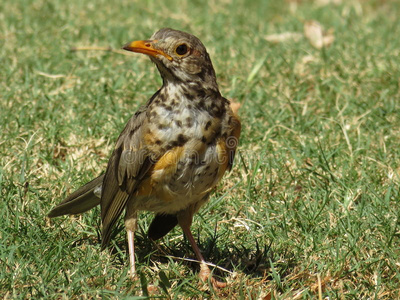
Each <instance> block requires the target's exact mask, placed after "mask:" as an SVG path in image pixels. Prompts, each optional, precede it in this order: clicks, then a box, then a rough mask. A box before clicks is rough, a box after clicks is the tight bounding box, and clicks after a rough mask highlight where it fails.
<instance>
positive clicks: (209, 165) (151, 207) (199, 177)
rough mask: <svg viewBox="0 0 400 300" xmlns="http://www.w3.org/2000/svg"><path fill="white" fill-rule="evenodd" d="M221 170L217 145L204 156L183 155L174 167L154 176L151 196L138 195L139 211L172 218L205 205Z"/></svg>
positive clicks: (152, 177) (150, 182) (150, 183)
mask: <svg viewBox="0 0 400 300" xmlns="http://www.w3.org/2000/svg"><path fill="white" fill-rule="evenodd" d="M186 154H187V153H186ZM220 167H221V162H220V161H219V156H218V151H217V146H216V145H212V146H209V147H208V148H207V149H206V150H205V151H204V152H203V154H202V155H194V156H190V157H189V156H188V155H185V153H183V154H181V157H180V158H179V159H177V160H176V162H174V166H173V167H171V166H169V168H163V169H159V170H155V171H154V172H153V174H152V176H151V178H150V179H149V188H146V189H147V190H148V192H145V193H140V192H139V194H138V198H137V199H136V202H137V203H138V205H139V207H138V209H140V210H148V211H153V212H156V213H168V214H172V213H176V212H178V211H180V210H183V209H185V208H187V207H188V206H190V205H192V204H194V203H197V202H199V201H204V197H205V196H206V195H207V194H208V193H210V191H211V189H212V188H213V187H214V186H215V185H216V184H217V182H218V180H219V174H220Z"/></svg>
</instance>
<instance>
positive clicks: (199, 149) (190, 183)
mask: <svg viewBox="0 0 400 300" xmlns="http://www.w3.org/2000/svg"><path fill="white" fill-rule="evenodd" d="M123 49H125V50H128V51H133V52H137V53H143V54H146V55H148V56H149V57H150V59H151V60H152V61H153V62H154V63H155V64H156V66H157V68H158V70H159V72H160V74H161V76H162V79H163V85H162V87H161V88H160V89H159V90H158V91H157V92H156V93H155V94H154V95H153V96H152V97H151V98H150V100H149V101H148V102H147V103H146V105H145V106H143V107H141V108H140V109H139V110H138V111H137V112H136V113H135V114H134V115H133V116H132V117H131V119H130V120H129V121H128V124H127V125H126V127H125V129H124V130H123V131H122V133H121V134H120V136H119V138H118V140H117V143H116V146H115V149H114V151H113V153H112V155H111V158H110V160H109V162H108V166H107V169H106V172H105V174H103V175H101V176H99V177H97V178H96V179H94V180H92V181H91V182H89V183H87V184H86V185H84V186H83V187H81V188H79V189H78V190H77V191H75V192H74V193H72V194H71V195H70V196H68V197H67V198H66V199H65V200H64V201H62V202H61V203H60V204H58V205H57V206H56V207H55V208H53V210H51V211H50V213H49V214H48V216H49V217H51V218H52V217H57V216H61V215H66V214H78V213H82V212H84V211H87V210H89V209H91V208H92V207H94V206H96V205H98V204H100V206H101V220H102V248H103V249H104V248H105V247H106V246H107V244H108V243H109V241H110V237H111V231H112V229H113V227H114V225H115V223H116V222H117V220H118V218H119V216H120V215H121V213H122V212H123V211H124V210H125V228H126V231H127V238H128V248H129V257H130V274H131V276H135V256H134V232H135V228H136V223H137V211H140V210H146V211H151V212H154V213H155V218H154V220H153V221H152V223H151V225H150V227H149V231H148V236H149V238H151V239H153V240H155V239H158V238H161V237H163V236H164V235H165V234H167V233H168V232H169V231H170V230H171V229H172V228H174V227H175V226H176V225H177V224H179V225H180V226H181V227H182V230H183V232H184V234H185V235H186V237H187V238H188V240H189V242H190V244H191V246H192V248H193V250H194V253H195V254H196V257H197V259H198V260H199V261H200V278H201V279H202V280H203V281H205V280H207V279H208V278H210V280H211V281H212V283H213V284H214V286H216V287H222V286H224V285H225V283H222V282H219V281H217V280H216V279H214V278H212V277H210V276H211V275H210V274H211V272H210V269H209V268H208V266H207V265H206V263H205V260H204V258H203V256H202V254H201V252H200V250H199V248H198V246H197V244H196V242H195V239H194V238H193V236H192V233H191V232H190V226H191V224H192V218H193V214H194V213H196V212H197V211H198V210H199V208H200V207H201V206H202V205H203V204H204V203H206V202H207V200H208V199H209V196H210V193H211V192H212V190H213V189H214V187H215V186H216V185H217V183H218V182H219V181H220V179H221V178H222V176H223V174H224V173H225V171H226V170H230V169H231V167H232V163H233V159H234V156H235V151H236V146H237V142H238V139H239V135H240V128H241V125H240V121H239V119H238V118H237V116H236V115H235V114H234V113H233V111H232V109H231V108H230V103H229V101H228V100H227V99H225V98H224V97H222V96H221V94H220V92H219V90H218V85H217V82H216V76H215V71H214V68H213V66H212V63H211V60H210V57H209V55H208V53H207V51H206V48H205V47H204V45H203V44H202V43H201V41H200V40H199V39H198V38H197V37H195V36H193V35H191V34H189V33H185V32H182V31H178V30H173V29H170V28H163V29H161V30H159V31H157V32H156V33H154V34H153V36H152V37H151V38H150V39H149V40H142V41H134V42H131V43H128V44H126V45H125V46H124V47H123Z"/></svg>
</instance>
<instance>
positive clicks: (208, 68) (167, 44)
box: [123, 28, 216, 86]
mask: <svg viewBox="0 0 400 300" xmlns="http://www.w3.org/2000/svg"><path fill="white" fill-rule="evenodd" d="M123 49H125V50H128V51H133V52H138V53H144V54H147V55H148V56H149V57H150V58H151V60H152V61H153V62H154V63H155V64H156V65H157V68H158V69H159V71H160V73H161V76H162V77H163V80H164V81H167V82H168V81H181V82H188V83H190V82H194V83H195V82H202V83H203V84H207V83H208V84H210V85H215V86H216V78H215V72H214V68H213V66H212V63H211V60H210V57H209V55H208V53H207V50H206V48H205V47H204V45H203V44H202V42H201V41H200V40H199V39H198V38H197V37H195V36H194V35H191V34H189V33H186V32H182V31H178V30H173V29H170V28H163V29H160V30H159V31H157V32H156V33H154V34H153V35H152V37H151V38H150V39H149V40H141V41H134V42H130V43H128V44H126V45H125V46H124V47H123Z"/></svg>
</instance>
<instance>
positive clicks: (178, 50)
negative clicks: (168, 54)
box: [175, 44, 189, 56]
mask: <svg viewBox="0 0 400 300" xmlns="http://www.w3.org/2000/svg"><path fill="white" fill-rule="evenodd" d="M188 51H189V47H188V46H187V45H186V44H180V45H179V46H178V47H176V49H175V52H176V54H178V55H180V56H183V55H185V54H186V53H188Z"/></svg>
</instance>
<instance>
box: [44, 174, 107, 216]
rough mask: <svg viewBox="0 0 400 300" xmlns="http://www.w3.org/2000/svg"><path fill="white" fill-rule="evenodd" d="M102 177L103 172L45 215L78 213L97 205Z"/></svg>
mask: <svg viewBox="0 0 400 300" xmlns="http://www.w3.org/2000/svg"><path fill="white" fill-rule="evenodd" d="M103 179H104V174H103V175H100V176H99V177H97V178H95V179H93V180H92V181H90V182H88V183H87V184H85V185H84V186H82V187H80V188H79V189H77V190H76V191H75V192H73V193H72V194H71V195H69V196H68V197H67V198H65V199H64V200H63V201H62V202H61V203H59V204H58V205H57V206H56V207H54V208H53V209H52V210H51V211H50V212H49V214H48V215H47V216H48V217H49V218H54V217H58V216H63V215H75V214H80V213H83V212H85V211H88V210H89V209H91V208H93V207H95V206H96V205H99V204H100V197H99V195H98V191H99V189H101V185H102V184H103Z"/></svg>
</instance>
